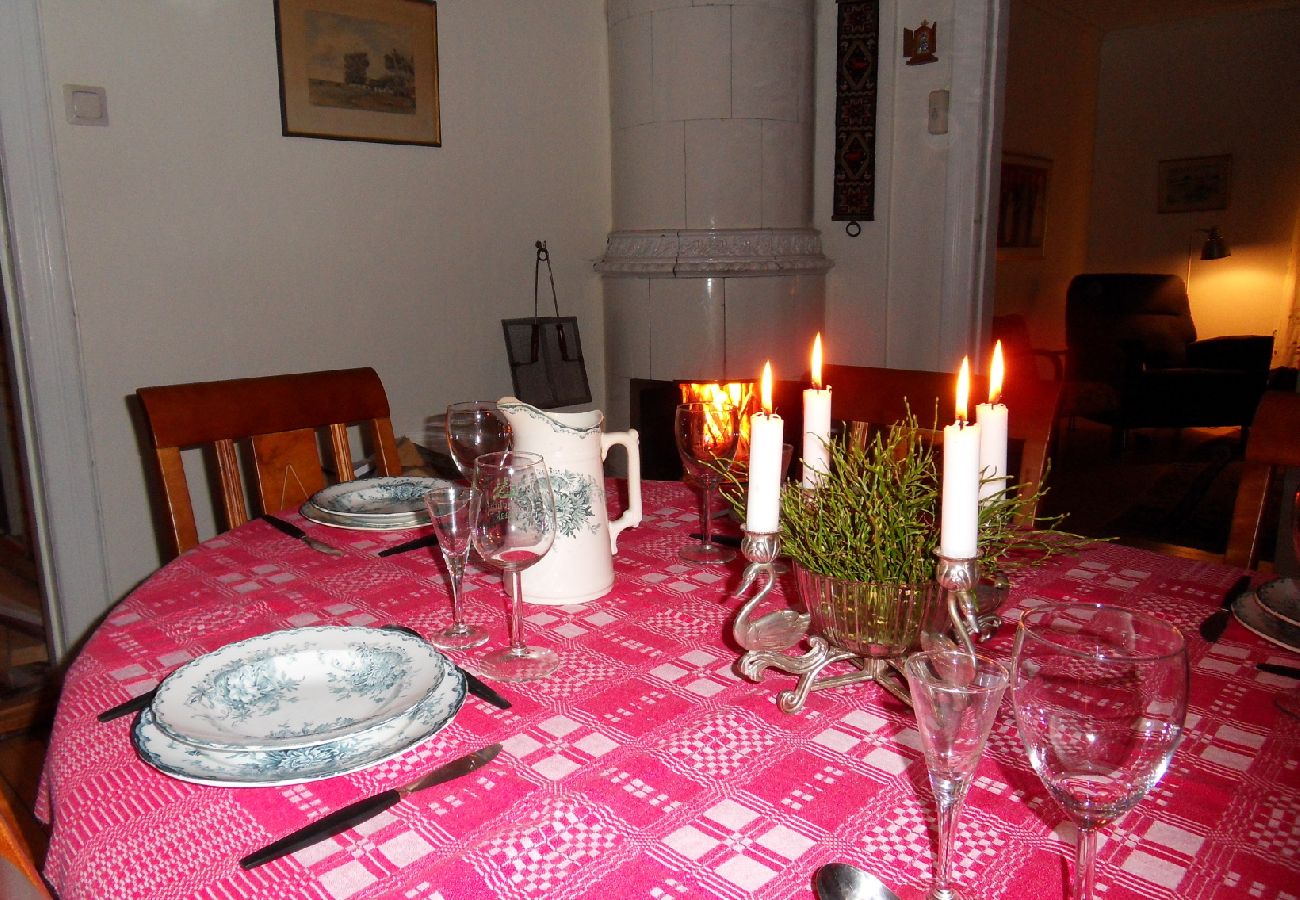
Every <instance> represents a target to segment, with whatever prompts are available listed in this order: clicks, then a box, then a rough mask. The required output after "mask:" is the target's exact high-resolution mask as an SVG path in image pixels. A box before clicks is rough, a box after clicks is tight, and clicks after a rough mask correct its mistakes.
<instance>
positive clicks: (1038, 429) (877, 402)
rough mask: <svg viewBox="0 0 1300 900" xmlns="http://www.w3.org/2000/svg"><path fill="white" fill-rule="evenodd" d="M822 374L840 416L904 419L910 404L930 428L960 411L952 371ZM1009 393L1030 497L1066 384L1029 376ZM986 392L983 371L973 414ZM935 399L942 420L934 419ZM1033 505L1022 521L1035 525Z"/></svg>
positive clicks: (974, 387)
mask: <svg viewBox="0 0 1300 900" xmlns="http://www.w3.org/2000/svg"><path fill="white" fill-rule="evenodd" d="M823 376H824V379H825V382H826V384H829V385H831V388H832V392H831V415H832V416H833V417H834V418H837V419H843V420H845V421H849V422H865V423H869V424H872V425H881V426H884V425H890V424H893V423H894V422H897V421H899V420H900V419H902V418H903V416H904V415H905V414H906V411H907V409H908V408H909V406H910V408H911V410H912V412H913V413H914V414H915V415H916V419H917V422H918V424H920V425H921V426H922V427H923V428H925V427H929V426H930V425H931V424H937V425H939V426H943V425H945V424H948V423H951V422H952V421H953V419H954V417H955V415H956V411H955V407H956V397H955V387H956V380H957V379H956V376H955V375H953V374H952V373H950V372H928V371H923V370H919V369H884V368H875V367H869V366H842V365H828V366H826V367H825V368H824V370H823ZM1004 394H1005V402H1006V404H1007V407H1008V409H1009V411H1010V414H1009V416H1008V434H1007V436H1008V438H1009V442H1010V444H1011V445H1012V446H1011V448H1009V449H1011V450H1012V452H1013V453H1014V452H1015V451H1016V450H1018V451H1019V456H1020V465H1019V467H1018V468H1017V469H1016V472H1017V475H1016V484H1017V485H1018V486H1019V487H1020V489H1021V490H1022V491H1023V492H1024V493H1025V494H1026V495H1032V494H1035V493H1037V491H1038V490H1039V488H1040V487H1041V485H1042V482H1043V474H1044V471H1045V469H1046V466H1047V454H1048V448H1049V446H1050V444H1051V440H1052V435H1053V429H1054V428H1055V426H1056V416H1057V406H1058V404H1059V403H1060V397H1061V384H1060V382H1055V381H1039V380H1037V379H1030V378H1022V379H1018V380H1014V381H1011V380H1009V381H1008V383H1007V386H1006V390H1005V391H1004ZM987 396H988V380H987V379H986V378H984V377H983V376H978V375H976V376H974V377H972V379H971V401H970V402H971V415H972V416H974V411H975V403H976V402H977V401H979V400H982V399H984V398H986V397H987ZM936 403H937V404H938V419H937V420H934V413H935V408H936ZM1012 459H1013V460H1014V456H1012ZM1031 507H1033V508H1031ZM1031 507H1027V508H1026V509H1025V510H1023V512H1022V516H1021V521H1020V524H1023V525H1029V524H1031V523H1032V519H1033V516H1034V515H1035V514H1036V512H1037V509H1036V505H1031Z"/></svg>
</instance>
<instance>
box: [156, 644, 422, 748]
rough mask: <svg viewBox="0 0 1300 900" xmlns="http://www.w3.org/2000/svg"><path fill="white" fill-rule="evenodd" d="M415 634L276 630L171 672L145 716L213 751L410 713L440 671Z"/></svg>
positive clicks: (298, 739) (347, 729) (301, 740)
mask: <svg viewBox="0 0 1300 900" xmlns="http://www.w3.org/2000/svg"><path fill="white" fill-rule="evenodd" d="M445 663H446V660H445V659H444V658H443V657H442V655H441V654H440V653H438V651H437V650H435V649H433V647H431V646H430V645H429V644H428V643H426V642H425V641H423V640H421V639H420V638H416V637H413V636H411V635H409V634H404V633H402V632H397V631H389V630H385V629H380V628H355V627H350V626H323V627H312V628H290V629H287V630H284V631H273V632H271V633H269V634H263V635H259V636H258V637H254V638H249V639H248V640H244V641H238V642H236V643H234V644H228V645H227V646H225V647H222V648H221V649H220V650H216V651H214V652H212V653H208V654H205V655H204V656H200V657H199V658H198V659H195V660H191V661H190V662H188V663H186V664H185V665H183V666H181V667H180V668H179V669H177V670H176V671H175V672H173V673H172V674H170V675H168V676H167V678H165V679H164V680H163V682H162V684H160V685H159V686H158V693H157V695H156V696H155V697H154V700H153V706H152V717H153V720H154V723H155V724H156V725H157V727H158V729H159V730H160V731H162V732H163V733H164V734H166V735H167V736H168V737H170V738H173V739H175V740H178V741H181V742H183V743H187V744H191V745H193V746H196V747H206V748H209V749H216V750H240V751H248V750H291V749H298V748H304V747H312V746H318V745H321V744H327V743H330V742H333V741H337V740H339V739H340V738H344V737H347V736H350V735H358V734H364V733H365V732H367V731H369V730H370V729H373V728H376V727H378V726H381V725H384V724H386V723H389V722H391V721H393V720H394V719H400V718H402V717H405V716H408V714H412V713H413V710H414V708H415V706H416V705H417V704H419V703H420V702H421V701H422V700H424V699H425V698H426V697H428V696H429V695H430V694H431V693H432V692H433V691H434V690H435V689H436V688H437V687H438V684H439V682H440V681H441V679H442V678H444V677H445V675H446V671H447V668H446V665H445Z"/></svg>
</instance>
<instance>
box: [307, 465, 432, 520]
mask: <svg viewBox="0 0 1300 900" xmlns="http://www.w3.org/2000/svg"><path fill="white" fill-rule="evenodd" d="M448 483H449V482H447V481H444V480H442V479H441V478H421V477H416V476H406V475H399V476H387V477H383V478H364V479H361V480H360V481H345V482H344V483H343V484H336V485H332V486H330V487H327V488H325V490H323V491H317V492H316V494H314V495H313V496H312V498H311V502H312V503H313V504H315V505H316V506H317V507H318V508H319V509H322V510H324V511H325V512H327V513H333V514H334V515H336V516H343V517H350V516H361V517H366V518H374V517H377V516H378V517H387V516H411V515H418V514H425V515H427V512H426V510H425V508H424V495H425V494H427V493H429V491H431V490H433V489H434V488H436V487H445V486H446V485H447V484H448Z"/></svg>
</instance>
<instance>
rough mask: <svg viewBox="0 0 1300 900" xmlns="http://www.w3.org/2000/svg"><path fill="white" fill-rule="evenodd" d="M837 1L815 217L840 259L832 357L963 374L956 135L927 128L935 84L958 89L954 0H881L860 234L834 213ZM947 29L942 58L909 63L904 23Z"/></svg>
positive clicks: (830, 278) (830, 301)
mask: <svg viewBox="0 0 1300 900" xmlns="http://www.w3.org/2000/svg"><path fill="white" fill-rule="evenodd" d="M835 7H836V4H835V2H834V0H818V4H817V81H816V102H817V124H816V149H815V152H814V160H815V161H814V180H813V185H814V187H813V190H814V225H815V227H817V228H818V229H820V231H821V232H822V249H823V252H824V253H825V254H826V256H828V257H829V258H831V259H832V260H834V261H835V267H834V268H833V269H831V270H830V272H829V273H828V274H827V277H826V330H827V342H828V344H827V356H828V358H829V359H830V360H832V361H833V362H837V363H843V364H849V365H877V366H892V367H894V368H915V369H933V370H941V371H943V370H952V369H955V368H956V366H957V363H958V362H959V360H958V361H954V360H951V359H943V358H941V356H942V354H941V353H940V351H939V342H938V340H937V334H938V331H939V319H940V315H941V296H942V274H943V254H944V252H945V250H944V214H945V209H944V203H945V192H946V187H947V164H948V148H949V145H950V141H951V140H952V137H953V136H952V135H950V134H949V135H932V134H929V133H928V130H927V121H928V120H927V97H928V95H929V93H930V91H933V90H938V89H943V88H948V87H950V81H951V78H952V59H953V56H954V54H955V53H957V52H959V50H958V46H957V41H956V39H955V37H954V35H953V16H952V2H951V0H942V2H937V3H922V2H919V0H881V3H880V60H879V69H878V77H879V88H878V105H877V110H876V216H875V221H872V222H862V223H860V224H861V226H862V233H861V235H860V236H858V237H856V238H852V237H849V236H848V235H847V234H846V233H845V230H844V226H845V224H846V223H844V222H834V221H832V220H831V213H832V209H831V186H832V183H833V177H834V166H833V160H834V155H835V47H836V40H835V35H836V13H835ZM923 19H928V20H929V21H931V22H935V23H936V24H937V25H938V47H939V50H938V53H937V55H938V57H939V61H938V62H934V63H929V64H927V65H922V66H908V65H905V61H904V59H903V55H902V53H903V51H902V46H903V29H904V28H912V29H915V28H916V27H917V26H918V25H920V24H921V21H922V20H923Z"/></svg>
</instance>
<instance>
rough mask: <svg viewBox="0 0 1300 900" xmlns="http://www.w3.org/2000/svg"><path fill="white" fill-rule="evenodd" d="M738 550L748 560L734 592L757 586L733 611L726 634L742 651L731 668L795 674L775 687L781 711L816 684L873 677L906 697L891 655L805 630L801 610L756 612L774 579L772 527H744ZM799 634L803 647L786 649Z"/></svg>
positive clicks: (776, 549) (776, 540) (754, 675)
mask: <svg viewBox="0 0 1300 900" xmlns="http://www.w3.org/2000/svg"><path fill="white" fill-rule="evenodd" d="M740 549H741V552H742V553H744V554H745V558H746V559H748V560H749V565H748V566H747V567H746V568H745V573H744V576H743V577H742V578H741V581H740V586H739V587H738V588H737V589H736V593H735V596H737V597H744V596H745V595H746V594H747V593H748V592H749V590H750V589H751V588H752V587H753V586H754V584H755V583H756V582H758V581H759V580H760V578H761V579H762V580H763V584H762V587H760V588H759V590H758V592H757V593H755V594H754V596H752V597H750V598H749V599H748V600H746V601H745V602H744V604H743V605H742V606H741V607H740V610H739V611H738V612H737V613H736V619H735V622H734V623H733V624H732V635H733V636H734V637H735V639H736V643H738V644H739V645H740V646H741V647H743V648H744V649H745V654H744V655H743V656H741V658H740V660H739V661H738V662H737V664H736V669H737V671H739V672H740V674H741V675H743V676H744V677H745V678H748V679H749V680H750V681H755V682H758V681H762V680H763V673H764V671H765V670H767V669H776V670H778V671H781V672H785V673H786V674H788V675H795V676H797V677H798V681H797V682H796V684H795V686H794V687H793V688H791V689H790V690H784V691H781V693H780V694H778V695H777V698H776V703H777V706H778V707H779V708H780V709H781V711H782V712H787V713H797V712H799V711H800V710H802V709H803V707H804V704H805V702H807V700H808V695H809V694H810V693H812V692H813V691H816V690H823V689H825V688H834V687H842V686H844V685H849V684H856V683H858V682H862V681H874V682H876V683H877V684H879V685H881V686H882V687H883V688H885V689H886V690H887V691H889V693H891V694H893V695H894V696H895V697H897V698H898V699H900V700H902V701H903V702H904V703H909V702H910V700H909V698H908V695H907V685H906V684H905V683H903V682H902V680H901V678H899V677H898V674H897V671H896V670H895V668H894V667H893V666H892V660H888V659H875V658H870V657H866V656H863V654H861V653H859V652H857V651H854V650H848V649H845V648H843V647H836V646H832V645H831V644H830V642H828V641H827V640H826V639H825V638H824V637H822V636H821V635H817V634H813V635H810V634H809V633H808V630H809V626H810V624H811V622H812V617H811V616H810V615H809V614H808V613H806V612H803V613H801V612H796V611H795V610H792V609H781V610H777V611H775V612H769V613H766V614H763V615H756V613H755V611H756V610H757V609H758V607H759V604H761V603H762V602H763V600H764V599H765V598H766V597H767V595H768V594H769V593H770V592H771V590H772V587H773V586H774V584H775V583H776V575H777V565H778V564H777V562H776V558H777V556H778V555H779V553H780V549H781V536H780V534H779V533H777V532H753V531H749V530H748V529H745V534H744V537H743V538H742V539H741V542H740ZM804 638H807V639H808V646H809V649H808V651H807V652H806V653H801V654H797V655H792V654H788V653H785V652H783V651H785V650H788V649H789V648H791V647H793V646H794V645H795V644H797V643H799V642H800V641H801V640H803V639H804ZM845 661H847V662H849V663H851V664H852V666H853V668H852V669H851V670H850V671H848V672H843V673H840V674H835V675H828V676H825V677H823V676H822V672H823V670H824V669H826V667H827V666H830V665H832V664H834V663H837V662H845Z"/></svg>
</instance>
